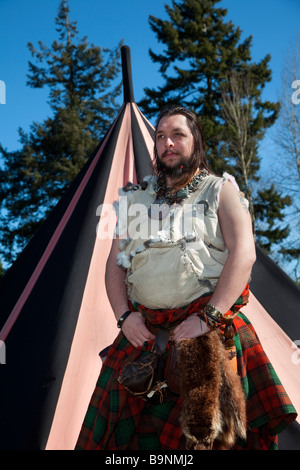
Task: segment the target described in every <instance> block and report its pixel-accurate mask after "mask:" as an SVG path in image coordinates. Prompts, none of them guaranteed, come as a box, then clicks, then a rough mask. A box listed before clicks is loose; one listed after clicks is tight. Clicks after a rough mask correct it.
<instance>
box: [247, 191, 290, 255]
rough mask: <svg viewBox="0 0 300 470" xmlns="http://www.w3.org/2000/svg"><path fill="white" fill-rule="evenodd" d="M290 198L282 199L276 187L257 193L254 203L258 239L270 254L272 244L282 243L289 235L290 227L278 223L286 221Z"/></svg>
mask: <svg viewBox="0 0 300 470" xmlns="http://www.w3.org/2000/svg"><path fill="white" fill-rule="evenodd" d="M291 203H292V200H291V198H290V196H285V197H282V196H281V194H279V193H278V192H277V191H276V189H275V187H274V185H272V186H271V187H270V188H268V189H264V190H261V191H258V192H257V199H256V202H255V203H254V211H255V214H256V221H257V227H256V231H255V234H256V237H257V242H258V243H259V245H260V246H261V247H262V248H263V249H264V250H265V251H266V252H267V253H269V252H270V250H271V246H272V244H275V243H280V242H282V241H283V240H284V239H285V238H286V237H287V236H288V235H289V228H288V226H285V227H283V228H282V227H280V226H279V225H278V221H280V222H282V221H283V220H284V209H285V208H286V207H287V206H290V205H291Z"/></svg>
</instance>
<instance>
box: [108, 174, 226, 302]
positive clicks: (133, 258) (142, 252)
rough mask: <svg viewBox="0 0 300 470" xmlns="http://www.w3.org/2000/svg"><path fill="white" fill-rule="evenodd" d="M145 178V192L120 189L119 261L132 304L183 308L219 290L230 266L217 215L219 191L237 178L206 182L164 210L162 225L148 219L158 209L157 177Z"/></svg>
mask: <svg viewBox="0 0 300 470" xmlns="http://www.w3.org/2000/svg"><path fill="white" fill-rule="evenodd" d="M146 179H147V181H148V186H147V188H146V189H145V190H142V189H140V188H138V189H135V190H133V191H131V192H124V191H122V190H120V200H119V206H118V209H117V217H118V223H117V228H116V233H117V235H118V236H120V237H121V239H122V240H121V241H120V253H119V255H118V260H117V261H118V264H119V265H120V266H121V267H122V268H123V269H126V270H127V278H126V283H127V290H128V296H129V298H130V299H131V300H133V301H136V302H138V303H140V304H142V305H145V306H146V307H148V308H152V309H157V308H166V309H167V308H178V307H183V306H185V305H188V304H189V303H190V302H192V301H193V300H195V299H196V298H198V297H201V296H202V295H204V294H207V293H210V292H213V291H214V289H215V287H216V285H217V282H218V279H219V276H220V274H221V271H222V269H223V267H224V264H225V262H226V259H227V256H228V250H227V248H226V245H225V242H224V239H223V236H222V233H221V229H220V225H219V221H218V215H217V211H218V204H219V194H220V190H221V188H222V186H223V184H224V183H225V182H226V181H227V180H228V179H233V178H232V177H231V176H230V175H228V174H226V173H225V174H224V175H223V177H217V176H214V175H208V176H206V177H204V178H203V180H202V181H201V182H200V185H199V187H198V189H197V190H196V191H195V192H194V193H192V194H190V195H189V196H188V197H187V198H186V199H184V201H183V203H181V204H178V205H173V206H171V208H169V207H168V206H167V205H165V206H164V207H163V209H165V211H164V210H162V214H161V215H162V220H158V219H157V218H151V217H149V209H151V210H153V211H154V212H155V210H156V211H157V209H158V206H157V205H156V204H155V205H153V203H154V201H155V191H154V183H155V181H156V177H153V176H152V177H148V178H146ZM154 212H153V213H154ZM153 213H152V214H153Z"/></svg>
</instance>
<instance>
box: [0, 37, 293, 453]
mask: <svg viewBox="0 0 300 470" xmlns="http://www.w3.org/2000/svg"><path fill="white" fill-rule="evenodd" d="M122 64H123V85H124V103H123V105H122V107H121V109H120V111H119V114H118V116H117V117H116V119H115V121H114V122H113V123H112V125H111V127H110V129H109V130H108V132H107V134H106V136H105V137H104V139H103V141H102V142H101V143H100V144H99V146H98V148H97V149H96V150H95V152H94V154H93V155H92V156H91V158H90V159H89V161H88V162H87V164H86V165H85V167H84V168H83V169H82V171H81V172H80V174H79V175H78V176H77V178H76V179H75V181H74V182H73V183H72V185H71V186H70V188H69V189H68V191H67V192H66V193H65V195H64V196H63V197H62V199H61V200H60V202H59V203H58V205H57V206H56V208H55V209H54V210H53V212H52V213H51V215H50V216H49V217H48V218H47V220H46V221H45V223H44V224H43V226H42V227H41V229H40V230H39V232H38V233H37V234H36V235H35V236H34V237H33V239H32V240H31V241H30V243H29V244H28V245H27V247H26V248H25V250H24V251H23V253H22V254H21V255H20V256H19V257H18V259H17V261H16V262H15V263H14V265H13V266H12V267H11V269H10V270H9V271H8V272H7V273H6V275H5V277H4V278H3V279H2V281H1V285H0V340H1V341H2V342H3V343H2V347H3V346H5V352H6V364H5V365H2V366H1V368H0V403H1V409H0V448H1V449H17V450H21V449H41V450H43V449H49V450H51V449H73V448H74V445H75V442H76V439H77V436H78V432H79V430H80V426H81V423H82V420H83V417H84V414H85V411H86V408H87V406H88V402H89V399H90V396H91V394H92V391H93V389H94V386H95V383H96V380H97V377H98V374H99V371H100V368H101V360H100V358H99V355H98V353H99V351H100V350H101V349H103V348H105V347H106V346H107V345H109V344H110V343H111V342H112V340H113V339H114V337H115V335H116V333H117V328H116V325H115V320H114V316H113V313H112V311H111V307H110V305H109V302H108V299H107V296H106V291H105V286H104V273H105V263H106V259H107V256H108V253H109V249H110V245H111V239H110V238H109V237H106V238H105V237H103V238H101V237H99V235H98V236H97V233H96V227H97V226H98V228H99V227H101V224H102V223H105V222H104V221H105V217H103V212H102V216H101V217H100V216H99V214H100V208H101V207H102V209H103V208H104V207H106V205H108V206H111V205H112V204H113V202H114V201H115V200H117V198H118V188H119V187H122V186H124V185H125V184H126V183H127V181H131V182H133V183H136V182H137V181H141V180H142V179H143V177H144V176H146V175H147V174H149V173H150V172H151V160H152V151H153V128H152V126H151V124H150V123H149V122H148V121H147V119H146V118H145V117H144V116H143V114H142V113H141V112H140V110H139V108H138V107H137V105H136V103H135V102H134V96H133V88H132V79H131V64H130V51H129V48H128V47H126V46H124V47H123V48H122ZM98 234H99V232H98ZM265 270H266V271H265ZM277 272H278V271H277V267H276V266H273V265H272V269H269V259H268V258H267V259H265V258H264V257H263V255H262V254H261V253H260V252H259V256H258V261H257V263H256V266H255V270H254V276H253V281H252V284H251V289H252V292H253V293H254V295H253V294H252V295H251V301H250V303H249V306H247V312H246V314H247V313H249V317H250V318H251V320H252V321H253V323H254V325H255V327H256V324H257V326H258V329H259V330H260V331H259V335H260V336H261V334H262V335H263V337H262V338H261V339H262V340H263V342H265V343H266V345H267V348H268V349H269V351H270V354H271V357H270V358H271V361H272V362H273V365H274V366H275V369H277V368H276V365H277V364H279V367H280V372H281V371H282V372H284V378H282V380H283V382H284V380H285V379H286V381H287V383H288V392H289V393H290V395H291V399H292V401H293V402H294V400H295V401H296V403H295V402H294V405H295V407H296V408H297V410H298V411H300V404H299V398H298V397H297V390H299V385H300V382H299V377H300V374H299V367H300V366H299V365H298V364H294V363H292V361H290V360H289V354H290V353H291V351H292V352H294V350H293V349H291V343H292V340H293V341H294V340H296V339H297V338H299V339H300V336H295V335H294V332H296V331H299V325H300V319H299V312H298V310H297V307H298V305H299V299H300V295H299V290H297V289H296V288H295V287H296V286H295V287H294V285H293V283H292V282H291V281H290V280H289V282H287V283H286V285H285V286H283V278H282V277H281V275H279V276H278V278H276V273H277ZM274 273H275V275H274ZM270 279H274V286H275V287H274V289H275V290H276V295H277V296H279V297H280V298H281V294H280V292H282V299H281V300H282V304H285V303H287V302H288V303H289V306H290V302H293V308H294V312H295V313H294V315H290V314H289V313H288V314H286V315H285V314H284V310H281V309H279V312H278V313H277V310H276V308H277V306H278V305H279V301H278V303H277V300H276V299H275V305H273V304H272V303H271V304H269V302H271V300H270V298H271V299H274V297H272V295H271V297H270V294H272V292H273V291H272V292H271V293H270V292H269V291H268V289H271V286H272V282H273V281H272V282H271V280H270ZM292 291H293V292H294V296H292V293H291V292H292ZM289 299H291V301H290V300H289ZM264 307H265V308H266V309H267V310H268V313H267V312H266V310H265V309H264ZM286 311H287V309H286ZM289 311H290V312H291V309H290V310H289ZM273 312H275V313H274V317H273ZM287 315H288V317H287ZM266 324H267V327H266ZM266 333H267V334H266ZM291 333H292V334H291ZM297 334H298V333H297ZM274 343H275V344H276V346H277V348H276V347H275V348H274V347H273V345H274ZM278 345H279V347H278ZM2 350H3V349H2ZM279 350H280V357H278V355H277V352H278V351H279ZM273 358H274V360H275V364H274V361H273ZM280 361H281V362H280ZM287 364H288V367H287ZM287 369H288V370H287ZM280 372H278V374H279V376H280V377H281V374H280ZM284 384H285V382H284ZM297 426H299V424H298V423H296V426H295V427H294V428H293V429H292V431H290V435H289V436H288V438H287V440H286V441H285V444H284V445H287V446H295V445H296V446H297V443H300V439H299V440H298V435H297V432H299V431H298V429H297ZM295 442H296V444H295ZM296 448H297V447H296ZM298 448H300V445H299V446H298Z"/></svg>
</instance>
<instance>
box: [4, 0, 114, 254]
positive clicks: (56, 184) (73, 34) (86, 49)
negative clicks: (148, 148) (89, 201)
mask: <svg viewBox="0 0 300 470" xmlns="http://www.w3.org/2000/svg"><path fill="white" fill-rule="evenodd" d="M55 22H56V30H57V33H58V40H55V41H54V42H53V44H52V46H51V47H47V46H46V45H45V44H43V43H42V42H39V50H36V49H35V48H34V46H33V45H32V44H31V43H29V44H28V47H29V49H30V51H31V53H32V57H33V58H34V61H33V62H29V73H28V81H27V85H28V86H30V87H33V88H42V87H48V89H49V105H50V107H51V110H52V116H51V117H48V118H47V119H46V120H45V121H44V122H42V123H37V122H33V124H32V125H31V127H30V131H29V132H28V133H25V132H24V131H23V130H22V129H19V136H20V143H21V149H20V150H18V151H14V152H8V151H7V150H6V149H4V148H3V147H2V146H1V144H0V154H2V161H3V167H2V168H0V207H1V209H2V210H1V219H2V221H1V234H0V237H1V238H0V243H1V245H2V257H3V260H6V261H7V262H11V261H13V259H14V258H15V256H16V254H17V253H18V252H19V251H20V250H21V249H22V248H23V247H24V246H25V245H26V243H27V242H28V240H29V239H30V238H31V237H32V235H33V234H34V233H35V232H36V230H37V229H38V227H39V226H40V224H41V223H42V221H43V220H44V218H45V217H46V216H47V215H48V214H49V212H50V211H51V210H52V208H53V207H54V206H55V204H56V203H57V201H58V200H59V199H60V197H61V195H62V194H63V193H64V191H65V190H66V189H67V187H68V186H69V184H70V182H72V181H73V180H74V178H75V176H76V175H77V174H78V172H79V171H80V169H81V168H82V167H83V165H84V164H85V162H86V161H87V159H88V158H89V156H90V155H91V153H92V152H93V151H94V150H95V148H96V146H97V145H98V143H99V141H100V140H101V138H102V137H103V136H104V134H105V132H106V131H107V129H108V127H109V126H110V125H111V121H112V119H113V118H114V117H115V116H116V113H117V111H118V109H119V105H118V104H117V98H118V96H119V95H120V93H121V83H119V84H118V83H116V81H117V80H118V76H119V71H120V45H121V44H119V45H118V46H117V47H116V49H114V50H109V49H104V48H100V47H96V46H94V45H93V44H91V45H90V44H88V42H87V39H86V38H83V39H81V40H80V39H79V38H78V31H77V28H76V22H71V21H70V19H69V8H68V5H67V2H66V1H62V2H61V3H60V7H59V10H58V15H57V17H56V21H55Z"/></svg>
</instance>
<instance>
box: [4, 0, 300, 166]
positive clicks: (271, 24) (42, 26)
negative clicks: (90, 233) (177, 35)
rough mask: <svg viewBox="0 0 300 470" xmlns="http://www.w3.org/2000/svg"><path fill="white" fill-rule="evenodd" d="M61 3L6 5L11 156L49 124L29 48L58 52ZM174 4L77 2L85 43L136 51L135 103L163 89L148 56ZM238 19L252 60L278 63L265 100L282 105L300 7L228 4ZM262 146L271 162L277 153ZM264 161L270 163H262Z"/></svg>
mask: <svg viewBox="0 0 300 470" xmlns="http://www.w3.org/2000/svg"><path fill="white" fill-rule="evenodd" d="M59 3H60V0H51V1H49V0H26V1H24V0H0V80H2V81H4V83H5V86H6V104H1V105H0V142H1V144H2V145H3V146H4V147H5V148H7V149H8V150H11V151H13V150H17V149H18V148H19V147H20V144H19V142H18V133H17V130H18V128H19V127H21V128H23V130H25V131H28V130H29V126H30V124H31V123H32V122H33V121H37V122H40V121H43V120H44V119H45V118H46V117H47V116H48V115H49V114H50V110H49V107H48V105H47V96H48V90H47V89H45V90H43V89H42V90H39V89H31V88H29V87H28V86H26V74H27V72H28V60H31V57H30V52H29V50H28V48H27V42H29V41H30V42H32V43H33V44H34V45H36V46H37V44H38V41H39V40H41V41H43V42H44V43H45V44H47V45H49V46H50V45H51V44H52V42H53V40H54V39H56V38H57V34H56V31H55V23H54V18H55V16H56V14H57V9H58V6H59ZM165 3H167V4H170V3H171V0H167V1H166V2H164V1H163V0H151V1H145V0H109V1H107V0H70V1H69V5H70V9H71V14H70V16H71V19H72V20H75V21H77V27H78V30H79V35H80V37H83V36H85V35H86V36H88V39H89V41H90V42H92V43H94V44H95V45H97V46H102V47H109V48H114V47H116V46H117V44H118V43H119V41H120V40H121V39H124V42H125V44H127V45H128V46H130V48H131V60H132V72H133V85H134V94H135V99H136V101H138V100H139V99H141V98H142V97H143V89H144V88H145V87H155V86H156V85H159V84H160V83H161V77H160V74H159V73H158V66H157V65H156V64H154V63H153V62H152V61H151V59H150V57H149V54H148V50H149V48H152V49H153V50H154V51H158V50H159V48H160V45H159V44H158V43H157V40H156V36H155V35H154V33H153V32H152V31H151V29H150V26H149V23H148V18H149V15H154V16H157V17H160V18H162V19H166V18H167V14H166V11H165V8H164V4H165ZM219 5H220V6H223V7H224V8H227V9H228V15H227V18H228V20H229V19H231V20H232V21H233V23H234V24H235V25H236V26H239V27H240V28H241V29H242V31H243V37H246V36H249V35H252V36H253V46H252V49H251V50H252V57H253V60H255V61H259V60H260V59H262V58H263V57H265V55H266V54H268V53H270V54H271V56H272V60H271V68H272V71H273V80H272V83H271V84H268V85H267V87H266V89H265V92H264V93H265V98H267V99H270V100H273V101H276V100H277V98H278V92H279V90H280V74H281V70H282V64H283V56H284V53H286V52H287V50H288V48H289V47H290V46H291V44H292V42H293V40H294V39H295V37H296V32H297V30H298V31H299V17H300V1H299V0H251V1H250V0H222V1H221V2H220V4H219ZM266 143H268V138H267V137H266V139H265V142H264V143H263V145H262V147H261V148H262V150H261V152H262V153H263V154H265V155H266V158H267V153H268V152H269V151H270V148H269V147H268V145H267V144H266ZM262 157H264V155H262Z"/></svg>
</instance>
